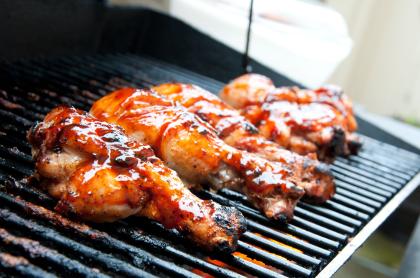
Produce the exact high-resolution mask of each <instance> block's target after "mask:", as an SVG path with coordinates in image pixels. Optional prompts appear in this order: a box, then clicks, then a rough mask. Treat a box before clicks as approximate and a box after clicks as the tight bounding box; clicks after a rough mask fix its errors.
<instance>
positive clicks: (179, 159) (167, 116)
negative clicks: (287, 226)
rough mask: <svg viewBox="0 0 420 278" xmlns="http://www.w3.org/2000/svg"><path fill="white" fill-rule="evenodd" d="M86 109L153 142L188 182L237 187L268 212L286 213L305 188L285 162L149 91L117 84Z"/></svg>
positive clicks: (280, 216) (282, 215)
mask: <svg viewBox="0 0 420 278" xmlns="http://www.w3.org/2000/svg"><path fill="white" fill-rule="evenodd" d="M90 112H91V113H92V114H93V115H94V116H95V117H97V118H99V119H101V120H104V121H107V122H110V123H116V124H118V125H120V126H122V127H123V128H124V129H125V130H126V131H127V133H128V134H129V135H131V136H133V137H135V138H137V139H138V140H139V141H140V142H143V143H146V144H149V145H151V146H152V148H153V149H154V150H155V152H156V153H157V155H158V156H159V157H160V158H161V159H162V160H163V161H165V162H166V164H167V165H168V166H169V167H171V168H172V169H174V170H176V171H177V172H178V174H179V175H180V176H181V177H182V178H184V179H185V180H187V181H188V182H189V183H190V184H194V185H196V186H198V185H200V184H209V185H211V186H212V187H213V188H214V189H220V188H223V187H226V188H231V189H234V190H237V191H241V192H243V193H245V194H246V195H247V197H248V199H249V200H250V202H252V203H253V204H254V205H255V206H256V207H257V208H259V209H260V210H262V211H263V212H264V213H265V215H266V216H267V217H269V218H275V219H286V218H288V219H290V218H291V217H292V214H293V209H294V206H295V205H296V202H297V201H298V200H299V199H300V198H301V197H302V195H303V193H304V191H303V190H302V189H301V188H299V187H297V186H296V184H295V182H294V181H295V180H296V178H297V177H295V173H293V172H292V171H291V170H290V169H289V168H288V167H285V166H284V165H283V164H280V163H275V162H270V161H268V160H265V159H263V158H261V157H258V156H256V155H253V154H250V153H247V152H243V151H240V150H237V149H235V148H233V147H231V146H228V145H227V144H225V143H224V142H223V141H222V140H221V139H220V138H219V137H218V136H217V134H216V132H215V130H214V129H213V128H212V127H211V126H210V125H209V124H207V123H206V122H204V121H202V120H201V119H200V118H198V117H197V116H196V115H194V114H192V113H189V112H188V111H186V110H185V109H184V108H182V107H174V105H173V103H172V102H171V101H168V100H165V99H163V98H162V97H160V96H158V95H157V94H156V93H153V92H151V91H147V90H137V89H132V88H125V89H121V90H119V91H116V92H113V93H111V94H109V95H107V96H105V97H103V98H101V99H100V100H98V101H96V102H95V103H94V105H93V106H92V109H91V110H90Z"/></svg>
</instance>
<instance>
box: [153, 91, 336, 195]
mask: <svg viewBox="0 0 420 278" xmlns="http://www.w3.org/2000/svg"><path fill="white" fill-rule="evenodd" d="M152 90H153V91H155V92H157V93H158V94H159V95H160V96H163V97H165V98H166V99H168V100H171V101H173V102H174V103H175V104H177V105H178V104H179V105H182V106H183V107H185V108H187V109H188V111H189V112H191V113H194V114H196V115H197V116H199V117H200V118H201V119H202V120H204V121H206V122H207V123H209V124H210V125H211V126H212V127H213V128H215V129H216V131H217V134H218V136H219V137H220V138H221V139H223V140H224V141H225V143H227V144H228V145H231V146H233V147H235V148H237V149H241V150H246V151H248V152H251V153H257V154H259V155H262V156H263V157H265V158H267V159H268V160H272V161H278V162H280V163H282V164H284V165H285V167H289V168H290V171H292V172H293V173H295V175H296V176H297V177H300V179H299V180H297V181H296V184H297V185H298V186H300V187H302V188H304V189H305V196H304V198H305V199H306V200H309V201H312V202H316V203H320V202H324V201H326V200H328V199H330V198H331V197H332V196H333V195H334V192H335V186H334V181H333V178H332V175H331V172H330V170H329V167H328V166H327V165H326V164H323V163H321V162H319V161H317V160H316V158H314V157H308V156H301V155H298V154H296V153H293V152H290V151H288V150H285V149H284V148H283V147H281V146H280V145H278V144H277V143H275V142H273V141H269V140H267V139H266V138H265V137H264V136H262V135H261V134H259V133H258V130H257V128H256V127H255V126H254V125H253V124H251V123H250V122H249V121H248V120H246V119H245V118H244V117H243V116H242V115H240V113H239V111H237V110H236V109H234V108H233V107H231V106H230V105H228V104H227V103H225V102H223V101H222V100H221V99H220V98H218V97H217V96H215V95H214V94H212V93H210V92H208V91H206V90H204V89H202V88H200V87H198V86H194V85H190V84H181V83H167V84H162V85H159V86H155V87H153V88H152Z"/></svg>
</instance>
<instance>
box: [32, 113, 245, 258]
mask: <svg viewBox="0 0 420 278" xmlns="http://www.w3.org/2000/svg"><path fill="white" fill-rule="evenodd" d="M28 140H29V142H30V143H31V145H32V153H33V157H34V159H35V162H36V174H35V177H36V178H38V179H39V180H40V185H41V186H42V187H43V188H44V189H45V190H47V191H48V192H49V194H51V195H52V196H53V197H55V198H57V199H59V202H58V204H57V206H56V209H57V210H58V211H60V212H63V213H66V212H72V213H75V214H77V215H79V216H80V217H82V218H84V219H86V220H90V221H94V222H111V221H116V220H118V219H123V218H126V217H128V216H130V215H138V216H144V217H147V218H149V219H152V220H156V221H158V222H160V223H162V224H163V225H164V226H165V227H166V228H175V229H177V230H179V231H181V232H183V233H184V234H186V236H188V237H189V238H190V239H192V240H193V241H194V242H196V243H197V244H198V245H200V246H202V247H204V248H206V249H209V250H216V251H225V252H231V251H233V250H234V249H235V247H236V245H237V240H238V237H239V236H240V235H241V234H242V233H243V232H244V229H245V219H244V218H243V216H242V214H241V213H240V212H238V211H237V210H236V209H234V208H229V207H223V206H220V205H218V204H216V203H214V202H212V201H205V200H201V199H199V198H198V197H196V196H195V195H193V194H192V193H191V192H190V191H189V190H188V189H187V188H186V187H185V185H184V184H183V182H182V181H181V179H180V178H179V177H178V175H177V174H176V173H175V171H173V170H171V169H169V168H168V167H166V166H165V165H164V163H163V162H162V161H161V160H160V159H159V158H157V157H156V156H155V155H154V152H153V150H152V149H151V148H150V147H149V146H146V145H143V144H141V143H138V142H137V141H136V140H134V139H132V138H130V137H128V136H127V135H126V134H125V133H124V132H123V130H122V129H121V128H120V127H117V126H115V125H112V124H108V123H104V122H101V121H98V120H97V119H95V118H93V117H92V116H90V115H88V114H86V113H85V112H82V111H80V110H76V109H74V108H68V107H64V106H62V107H58V108H55V109H54V110H52V111H51V112H50V113H49V114H48V115H47V116H46V117H45V119H44V121H42V122H40V123H39V124H37V125H36V126H34V127H33V128H31V130H30V131H29V133H28Z"/></svg>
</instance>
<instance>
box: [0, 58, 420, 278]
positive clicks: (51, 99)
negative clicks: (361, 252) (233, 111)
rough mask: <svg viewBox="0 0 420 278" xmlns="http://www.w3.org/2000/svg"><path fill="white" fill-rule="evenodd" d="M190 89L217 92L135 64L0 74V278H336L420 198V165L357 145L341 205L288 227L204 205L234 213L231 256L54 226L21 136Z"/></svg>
mask: <svg viewBox="0 0 420 278" xmlns="http://www.w3.org/2000/svg"><path fill="white" fill-rule="evenodd" d="M169 81H178V82H190V83H194V84H197V85H199V86H202V87H204V88H205V89H207V90H210V91H211V92H218V91H219V89H220V88H221V86H222V84H221V83H219V82H217V81H215V80H212V79H209V78H206V77H204V76H201V75H197V74H195V73H192V72H189V71H186V70H183V69H181V68H178V67H176V66H173V65H168V64H165V63H162V62H160V61H156V60H153V59H150V58H145V57H140V56H136V55H133V54H113V55H95V56H77V57H63V58H55V59H38V60H31V61H22V62H16V63H13V64H8V63H1V64H0V117H1V128H0V181H1V182H0V184H2V186H1V187H0V189H1V190H0V269H4V271H5V272H4V273H9V274H10V275H16V276H20V275H25V276H32V277H50V276H52V277H53V276H55V275H58V276H63V275H64V274H65V275H75V276H83V277H105V276H121V277H126V276H136V277H139V276H140V277H152V276H160V277H162V276H167V277H174V276H178V277H197V276H202V275H212V276H215V277H241V276H258V277H261V276H265V277H284V276H287V277H313V276H316V275H318V276H330V275H332V274H333V273H334V272H335V271H336V270H337V269H338V268H339V267H340V266H341V265H342V264H343V263H344V262H345V261H346V260H347V259H348V258H349V257H350V256H351V254H352V253H353V252H354V251H355V250H356V249H357V248H358V247H359V246H360V245H361V244H362V243H363V242H364V240H365V239H366V238H367V237H368V236H369V235H370V234H371V233H372V232H373V231H374V230H375V229H376V228H377V227H378V226H379V225H380V223H382V222H383V220H384V219H386V217H387V216H388V215H389V214H390V213H391V212H392V211H393V210H394V209H395V208H396V207H397V206H398V205H399V204H400V203H401V202H402V201H403V200H404V199H405V198H406V197H407V196H408V195H409V194H410V193H411V192H412V191H413V190H414V189H415V188H416V187H417V186H418V184H419V182H420V174H419V173H418V172H419V168H420V156H418V155H416V154H413V153H410V152H408V151H405V150H402V149H399V148H396V147H394V146H392V145H388V144H385V143H381V142H379V141H376V140H374V139H371V138H368V137H365V136H362V135H361V136H362V138H363V141H364V145H363V148H362V150H361V151H360V154H359V155H357V156H350V157H349V158H338V159H337V160H336V161H335V162H334V164H333V165H332V169H333V172H334V175H335V180H336V183H337V194H336V195H335V196H334V197H333V198H332V199H331V200H330V201H327V202H326V204H324V205H321V206H314V205H310V204H306V203H302V202H300V203H299V204H298V206H297V208H296V210H295V215H296V216H295V218H294V219H293V221H291V222H290V223H289V224H287V225H285V224H283V223H279V222H276V221H270V220H268V219H266V218H265V217H264V216H262V215H261V214H260V213H259V212H258V211H257V210H255V209H254V208H252V207H251V206H250V205H249V203H248V202H247V201H246V198H245V197H244V196H243V195H241V194H239V193H236V192H233V191H230V190H222V191H220V192H219V193H217V194H215V193H213V192H209V191H204V192H201V193H199V194H200V196H201V197H203V198H211V199H214V200H215V201H217V202H219V203H221V204H225V205H231V206H235V207H237V208H238V209H239V210H240V211H241V212H242V213H243V214H244V215H245V216H246V217H247V221H248V229H249V230H248V232H246V233H245V234H244V236H243V237H242V238H241V240H240V242H239V248H238V251H237V252H236V253H234V254H232V255H221V254H209V253H204V252H202V251H201V250H199V249H198V248H196V247H193V246H190V244H189V243H188V242H186V241H185V240H184V239H183V238H182V236H181V235H179V234H178V233H177V232H176V231H174V230H170V231H168V230H165V229H164V228H163V227H162V226H161V225H160V224H158V223H155V222H152V221H149V220H147V219H142V218H134V217H132V218H129V219H127V220H124V221H120V222H117V223H113V224H102V225H98V224H85V223H80V222H77V220H74V219H73V220H71V219H68V218H65V217H62V216H60V215H58V214H56V213H55V212H54V211H53V207H54V205H55V201H54V200H53V199H51V198H50V197H49V196H47V195H45V194H44V193H43V192H40V191H39V190H38V189H36V188H35V187H32V186H30V185H28V184H27V183H26V182H25V180H21V179H22V178H25V177H27V176H29V175H30V174H31V173H32V171H33V163H32V160H31V156H30V146H29V144H28V143H27V141H26V139H25V135H26V131H27V130H28V129H29V127H30V126H31V125H32V124H33V122H34V121H38V120H42V118H43V116H44V115H45V114H46V113H47V112H48V111H49V110H50V109H51V108H53V107H55V106H57V105H59V104H63V103H65V104H69V105H73V106H75V107H77V108H81V109H84V110H89V108H90V106H91V105H92V103H93V102H94V101H95V100H96V99H98V98H100V97H101V96H103V95H105V94H107V93H109V92H110V91H112V90H115V89H117V88H121V87H127V86H134V87H149V86H152V85H155V84H158V83H163V82H169Z"/></svg>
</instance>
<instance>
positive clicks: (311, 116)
mask: <svg viewBox="0 0 420 278" xmlns="http://www.w3.org/2000/svg"><path fill="white" fill-rule="evenodd" d="M220 95H221V98H222V99H223V100H225V101H226V102H227V103H229V104H231V105H232V106H233V107H235V108H237V109H241V110H242V112H243V115H244V116H245V117H246V118H247V119H248V120H250V121H251V122H252V123H253V124H255V125H257V126H258V128H259V130H260V132H261V134H263V135H264V136H265V137H266V138H269V139H270V140H273V141H276V142H278V143H279V144H280V145H282V146H284V147H286V148H288V149H290V150H292V151H295V152H298V153H300V154H306V153H310V152H317V153H318V156H319V157H320V158H321V159H324V160H327V161H329V160H331V159H333V158H334V157H335V156H336V155H348V154H350V153H356V152H357V150H358V149H359V147H360V141H359V139H358V138H357V137H356V136H355V135H354V134H352V132H354V131H355V130H356V129H357V123H356V119H355V117H354V115H353V111H352V104H351V102H350V100H349V99H348V97H347V96H346V95H345V94H343V92H342V91H341V90H340V89H339V88H338V87H334V86H327V87H322V88H319V89H317V90H303V89H299V88H297V87H281V88H275V87H274V85H273V82H272V81H271V80H270V79H268V78H267V77H264V76H261V75H258V74H247V75H243V76H240V77H239V78H237V79H235V80H233V81H232V82H230V83H229V84H228V85H226V86H225V87H224V88H223V89H222V91H221V92H220Z"/></svg>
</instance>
